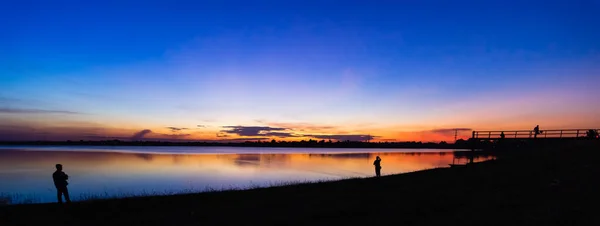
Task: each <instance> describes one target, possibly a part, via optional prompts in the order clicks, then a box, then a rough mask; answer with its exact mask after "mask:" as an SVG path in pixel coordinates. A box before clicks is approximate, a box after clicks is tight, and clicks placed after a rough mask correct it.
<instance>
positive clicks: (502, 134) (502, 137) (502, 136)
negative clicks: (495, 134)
mask: <svg viewBox="0 0 600 226" xmlns="http://www.w3.org/2000/svg"><path fill="white" fill-rule="evenodd" d="M505 137H506V136H505V135H504V131H502V132H501V133H500V139H502V140H504V138H505Z"/></svg>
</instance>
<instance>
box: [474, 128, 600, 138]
mask: <svg viewBox="0 0 600 226" xmlns="http://www.w3.org/2000/svg"><path fill="white" fill-rule="evenodd" d="M590 130H592V131H596V136H598V133H599V132H600V129H559V130H540V133H539V134H537V136H536V135H535V132H534V131H533V130H505V131H473V136H472V138H473V139H494V140H495V139H500V138H501V134H502V133H504V138H505V139H530V138H577V137H586V136H587V135H588V132H589V131H590Z"/></svg>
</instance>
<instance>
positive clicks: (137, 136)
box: [131, 129, 152, 140]
mask: <svg viewBox="0 0 600 226" xmlns="http://www.w3.org/2000/svg"><path fill="white" fill-rule="evenodd" d="M149 133H152V130H149V129H145V130H142V131H139V132H137V133H135V134H133V136H131V140H141V139H142V138H144V136H146V135H147V134H149Z"/></svg>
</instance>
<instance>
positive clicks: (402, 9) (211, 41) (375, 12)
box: [0, 0, 600, 141]
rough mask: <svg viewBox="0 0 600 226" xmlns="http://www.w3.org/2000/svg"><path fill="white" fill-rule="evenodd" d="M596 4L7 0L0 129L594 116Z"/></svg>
mask: <svg viewBox="0 0 600 226" xmlns="http://www.w3.org/2000/svg"><path fill="white" fill-rule="evenodd" d="M599 10H600V2H599V1H596V0H591V1H496V0H491V1H431V0H427V1H386V2H366V1H361V2H357V1H295V0H290V1H268V2H267V1H252V4H250V3H248V2H247V1H229V0H225V1H94V0H90V1H79V0H64V1H62V0H61V1H45V0H34V1H5V2H2V3H0V15H1V16H0V21H2V22H0V27H1V28H2V31H1V33H2V35H0V50H1V51H0V140H68V139H70V140H102V139H122V140H132V139H138V140H219V141H244V140H261V139H263V140H271V139H278V140H302V139H306V140H308V139H319V140H320V139H323V138H331V139H333V140H373V141H412V140H418V141H442V140H445V141H453V140H454V133H453V132H450V133H449V132H448V129H453V128H461V130H459V131H460V134H459V137H460V138H465V137H467V136H468V135H469V134H470V130H471V129H475V130H490V129H492V130H500V129H502V130H505V129H531V128H533V127H534V126H535V125H536V124H539V125H540V126H541V129H558V128H565V129H567V128H588V127H594V128H598V127H600V117H598V112H600V103H599V102H598V101H599V98H598V96H600V89H598V85H597V84H600V76H599V75H600V42H598V40H600V33H599V32H597V31H598V29H597V28H598V27H600V17H598V16H597V12H598V11H599Z"/></svg>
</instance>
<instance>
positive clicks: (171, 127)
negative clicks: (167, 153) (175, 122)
mask: <svg viewBox="0 0 600 226" xmlns="http://www.w3.org/2000/svg"><path fill="white" fill-rule="evenodd" d="M166 128H167V129H170V130H171V132H173V133H176V132H181V131H183V130H187V129H188V128H185V127H173V126H169V127H166Z"/></svg>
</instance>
